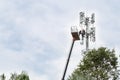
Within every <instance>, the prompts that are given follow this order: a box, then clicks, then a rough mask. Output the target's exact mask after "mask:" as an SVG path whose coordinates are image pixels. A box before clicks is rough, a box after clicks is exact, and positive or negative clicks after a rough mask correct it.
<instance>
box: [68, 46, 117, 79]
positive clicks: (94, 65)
mask: <svg viewBox="0 0 120 80" xmlns="http://www.w3.org/2000/svg"><path fill="white" fill-rule="evenodd" d="M117 68H118V61H117V57H116V56H115V51H114V50H110V49H107V48H105V47H101V48H98V49H97V50H96V49H93V50H90V51H88V52H87V53H85V55H84V56H83V59H82V61H81V62H80V64H79V65H78V68H77V69H75V71H74V72H73V73H72V75H71V76H70V77H69V78H68V80H109V79H111V80H117V79H118V76H119V70H118V69H117ZM81 78H82V79H81Z"/></svg>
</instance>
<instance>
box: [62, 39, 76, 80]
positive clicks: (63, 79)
mask: <svg viewBox="0 0 120 80" xmlns="http://www.w3.org/2000/svg"><path fill="white" fill-rule="evenodd" d="M74 42H75V40H74V39H73V41H72V44H71V48H70V52H69V55H68V59H67V62H66V66H65V70H64V73H63V77H62V80H65V75H66V72H67V68H68V64H69V61H70V57H71V53H72V49H73V45H74Z"/></svg>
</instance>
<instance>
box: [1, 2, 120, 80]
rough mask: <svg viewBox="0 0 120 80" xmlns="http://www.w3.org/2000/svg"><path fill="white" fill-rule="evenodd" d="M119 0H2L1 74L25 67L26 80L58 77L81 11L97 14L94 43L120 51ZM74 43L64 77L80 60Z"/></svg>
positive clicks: (93, 46)
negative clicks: (73, 27) (28, 79)
mask: <svg viewBox="0 0 120 80" xmlns="http://www.w3.org/2000/svg"><path fill="white" fill-rule="evenodd" d="M119 3H120V0H0V74H2V73H5V74H6V75H7V77H8V76H10V73H14V72H16V73H20V72H21V71H22V70H24V71H26V72H27V73H28V75H29V76H30V80H61V78H62V75H63V71H64V67H65V64H66V59H67V56H68V53H69V50H70V46H71V42H72V36H71V31H70V28H71V26H77V27H79V12H81V11H83V12H85V14H86V15H87V16H90V15H91V14H92V13H95V20H96V22H95V27H96V42H95V43H91V44H90V48H91V49H92V48H98V47H101V46H103V47H108V48H110V49H115V50H116V55H119V53H120V50H119V48H120V43H119V41H120V38H119V36H120V31H119V30H120V21H119V18H120V10H119V9H120V5H119ZM84 49H85V46H84V45H83V46H82V45H80V43H79V41H76V42H75V44H74V48H73V51H72V56H71V60H70V64H69V67H68V71H67V74H66V78H67V77H68V76H69V75H70V74H71V73H72V71H73V70H74V69H75V68H76V66H77V65H78V64H79V62H80V60H81V59H82V54H81V53H82V50H84Z"/></svg>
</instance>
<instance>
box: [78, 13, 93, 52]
mask: <svg viewBox="0 0 120 80" xmlns="http://www.w3.org/2000/svg"><path fill="white" fill-rule="evenodd" d="M94 23H95V14H94V13H92V14H91V17H87V16H85V13H84V12H80V27H81V30H80V31H79V35H80V37H81V38H82V39H81V40H80V41H81V44H82V45H83V44H84V40H86V52H87V51H88V50H89V41H92V42H95V27H94ZM89 39H90V40H89Z"/></svg>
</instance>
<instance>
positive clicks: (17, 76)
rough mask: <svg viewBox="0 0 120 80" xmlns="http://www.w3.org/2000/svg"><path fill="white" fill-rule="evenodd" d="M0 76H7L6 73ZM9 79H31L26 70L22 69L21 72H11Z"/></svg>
mask: <svg viewBox="0 0 120 80" xmlns="http://www.w3.org/2000/svg"><path fill="white" fill-rule="evenodd" d="M0 78H1V79H0V80H5V78H6V77H5V75H4V74H2V75H1V76H0ZM9 80H30V79H29V76H28V75H27V73H26V72H25V71H22V72H21V74H17V73H11V76H10V79H9Z"/></svg>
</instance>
